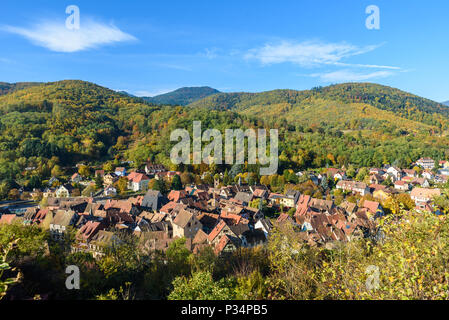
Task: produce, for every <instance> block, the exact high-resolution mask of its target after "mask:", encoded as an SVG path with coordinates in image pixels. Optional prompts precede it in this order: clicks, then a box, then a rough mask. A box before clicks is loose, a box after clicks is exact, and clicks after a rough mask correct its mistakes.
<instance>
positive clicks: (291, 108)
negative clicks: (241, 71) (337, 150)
mask: <svg viewBox="0 0 449 320" xmlns="http://www.w3.org/2000/svg"><path fill="white" fill-rule="evenodd" d="M353 104H366V105H368V106H372V107H374V108H376V109H380V110H384V111H390V112H393V113H394V114H395V115H396V116H399V117H402V118H406V119H410V120H414V121H418V122H422V123H426V124H429V125H434V126H437V127H440V128H441V127H443V126H444V125H446V127H447V126H448V119H447V117H448V116H449V107H448V106H445V105H443V104H441V103H437V102H434V101H431V100H428V99H425V98H422V97H418V96H416V95H413V94H410V93H406V92H404V91H401V90H398V89H394V88H391V87H387V86H382V85H378V84H372V83H345V84H338V85H332V86H328V87H317V88H313V89H312V90H304V91H295V90H274V91H267V92H261V93H219V94H215V95H213V96H210V97H207V98H205V99H202V100H199V101H197V102H194V103H192V104H190V106H192V107H205V108H211V109H217V110H229V109H232V110H235V111H237V112H243V113H246V114H260V115H263V114H267V115H273V114H276V115H277V116H285V117H286V118H289V114H288V113H290V114H295V110H298V109H299V110H301V109H303V110H304V109H308V108H312V109H313V108H316V111H317V112H316V116H320V111H323V110H321V109H322V108H325V107H329V108H331V107H335V106H337V105H345V106H346V107H347V108H352V107H351V106H350V105H353ZM373 116H374V115H373ZM299 120H301V119H299Z"/></svg>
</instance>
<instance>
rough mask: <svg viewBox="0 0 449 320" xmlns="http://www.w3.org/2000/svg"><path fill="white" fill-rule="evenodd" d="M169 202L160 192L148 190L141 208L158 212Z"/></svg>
mask: <svg viewBox="0 0 449 320" xmlns="http://www.w3.org/2000/svg"><path fill="white" fill-rule="evenodd" d="M167 202H168V201H167V200H166V198H165V197H164V196H163V195H162V193H160V192H159V191H157V190H148V191H147V193H146V194H145V196H144V198H143V200H142V203H141V206H142V207H144V208H148V209H149V210H152V211H157V210H159V209H160V208H162V206H163V205H165V204H166V203H167Z"/></svg>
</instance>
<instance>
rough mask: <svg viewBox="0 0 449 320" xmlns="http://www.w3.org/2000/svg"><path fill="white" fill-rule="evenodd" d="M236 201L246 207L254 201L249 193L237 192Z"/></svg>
mask: <svg viewBox="0 0 449 320" xmlns="http://www.w3.org/2000/svg"><path fill="white" fill-rule="evenodd" d="M234 199H235V200H237V201H239V202H241V203H242V204H243V205H244V206H248V205H249V203H250V202H251V201H252V200H253V194H252V193H249V192H237V194H236V195H235V197H234Z"/></svg>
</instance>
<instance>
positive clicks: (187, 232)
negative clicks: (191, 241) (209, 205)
mask: <svg viewBox="0 0 449 320" xmlns="http://www.w3.org/2000/svg"><path fill="white" fill-rule="evenodd" d="M172 225H173V237H174V238H176V237H179V238H183V237H184V238H194V237H195V235H196V233H197V232H198V230H201V229H202V224H201V222H199V220H198V219H197V218H196V217H195V215H194V214H193V213H191V212H189V211H187V210H184V209H182V210H181V211H180V212H179V213H178V214H177V215H176V218H175V219H173V223H172Z"/></svg>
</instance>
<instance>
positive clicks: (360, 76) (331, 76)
mask: <svg viewBox="0 0 449 320" xmlns="http://www.w3.org/2000/svg"><path fill="white" fill-rule="evenodd" d="M392 75H394V72H392V71H375V72H369V73H361V72H352V71H350V70H338V71H334V72H327V73H314V74H311V75H310V76H311V77H318V78H320V80H321V81H323V82H351V81H366V80H370V79H376V78H385V77H389V76H392Z"/></svg>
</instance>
